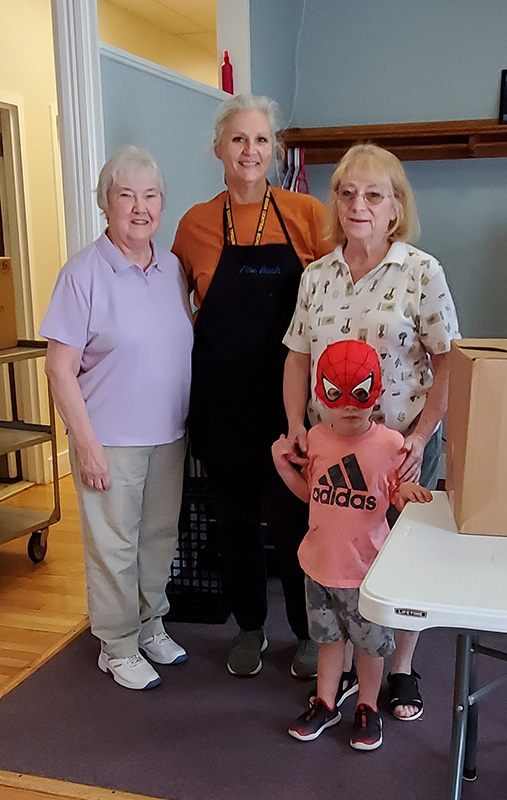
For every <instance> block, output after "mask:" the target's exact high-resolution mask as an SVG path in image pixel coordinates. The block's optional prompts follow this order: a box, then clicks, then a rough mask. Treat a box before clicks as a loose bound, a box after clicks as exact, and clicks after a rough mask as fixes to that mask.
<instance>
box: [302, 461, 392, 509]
mask: <svg viewBox="0 0 507 800" xmlns="http://www.w3.org/2000/svg"><path fill="white" fill-rule="evenodd" d="M319 486H322V487H323V488H322V489H320V488H319ZM319 486H315V487H314V488H313V490H312V500H315V502H316V503H322V504H323V505H326V506H332V505H336V506H340V508H355V509H358V510H362V509H365V510H366V511H373V510H374V509H375V508H376V506H377V498H376V497H375V496H374V495H372V494H369V495H368V494H365V493H366V492H367V491H368V487H367V485H366V481H365V479H364V476H363V473H362V472H361V467H360V466H359V462H358V460H357V458H356V457H355V455H354V453H350V455H348V456H343V458H342V459H341V463H338V464H335V465H334V467H329V469H328V471H327V474H325V475H322V477H320V478H319ZM353 491H354V492H355V494H353Z"/></svg>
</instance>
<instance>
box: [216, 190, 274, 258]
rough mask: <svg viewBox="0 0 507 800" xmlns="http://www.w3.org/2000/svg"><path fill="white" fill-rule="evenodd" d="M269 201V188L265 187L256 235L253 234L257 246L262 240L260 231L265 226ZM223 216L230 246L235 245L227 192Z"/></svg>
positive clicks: (229, 199) (234, 232) (235, 240)
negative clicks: (225, 220)
mask: <svg viewBox="0 0 507 800" xmlns="http://www.w3.org/2000/svg"><path fill="white" fill-rule="evenodd" d="M270 200H271V186H270V185H269V183H268V185H267V187H266V193H265V195H264V200H263V201H262V208H261V213H260V215H259V222H258V223H257V233H256V234H255V239H254V245H259V244H260V243H261V238H262V231H263V230H264V225H265V224H266V216H267V213H268V208H269V203H270ZM225 214H226V218H227V235H228V239H229V243H230V244H234V245H235V244H237V239H236V231H235V230H234V221H233V219H232V209H231V198H230V195H229V192H227V197H226V200H225Z"/></svg>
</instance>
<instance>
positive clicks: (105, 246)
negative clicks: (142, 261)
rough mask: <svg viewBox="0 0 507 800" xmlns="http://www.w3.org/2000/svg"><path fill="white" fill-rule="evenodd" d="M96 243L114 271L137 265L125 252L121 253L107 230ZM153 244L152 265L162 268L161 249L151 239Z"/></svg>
mask: <svg viewBox="0 0 507 800" xmlns="http://www.w3.org/2000/svg"><path fill="white" fill-rule="evenodd" d="M96 245H97V249H98V251H99V253H100V254H101V256H102V257H103V258H104V259H105V260H106V261H107V263H108V264H109V266H110V267H111V268H112V269H113V270H114V272H123V271H124V270H126V269H129V267H132V266H134V265H135V261H129V260H128V258H125V256H124V255H123V253H121V252H120V251H119V250H118V248H117V247H115V245H114V244H113V243H112V241H111V239H110V238H109V237H108V236H107V234H106V233H105V232H104V233H102V234H101V235H100V236H99V238H98V239H97V241H96ZM151 246H152V249H153V261H152V262H151V264H150V267H156V268H157V269H158V270H160V266H159V264H160V258H159V251H158V247H157V245H156V244H155V242H154V241H153V240H152V241H151ZM137 266H139V265H137Z"/></svg>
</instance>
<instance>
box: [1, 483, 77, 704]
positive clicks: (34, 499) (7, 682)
mask: <svg viewBox="0 0 507 800" xmlns="http://www.w3.org/2000/svg"><path fill="white" fill-rule="evenodd" d="M60 485H61V492H62V519H61V520H60V522H59V523H57V524H56V525H53V526H52V527H51V529H50V534H49V539H48V551H47V555H46V558H45V559H44V561H42V562H41V563H40V564H33V563H32V562H31V561H30V559H29V558H28V556H27V553H26V546H27V540H28V537H21V538H19V539H15V540H14V541H12V542H7V543H6V544H4V545H2V546H1V547H0V697H2V696H3V695H4V694H6V693H7V692H9V691H10V690H11V689H12V688H13V687H14V686H17V685H18V683H20V682H21V681H22V680H24V679H25V678H26V677H28V675H31V674H32V673H33V672H34V670H35V669H37V668H38V667H40V666H41V664H43V663H44V662H45V661H47V660H48V659H49V658H51V656H53V655H54V654H55V653H57V652H59V651H60V650H61V649H62V647H64V646H65V645H66V644H67V643H68V642H69V641H71V640H72V639H73V638H75V636H77V635H78V634H79V633H81V631H83V630H84V629H85V628H86V627H87V624H88V620H87V616H86V597H85V584H84V567H83V551H82V547H81V538H80V534H79V519H78V511H77V503H76V499H75V494H74V487H73V484H72V479H71V478H70V477H67V478H63V479H62V480H61V481H60ZM52 501H53V495H52V489H51V486H33V487H32V488H30V489H26V490H25V491H24V492H20V494H17V495H15V496H14V497H12V498H10V499H9V500H5V501H4V503H5V504H6V505H11V506H19V507H24V508H51V507H52Z"/></svg>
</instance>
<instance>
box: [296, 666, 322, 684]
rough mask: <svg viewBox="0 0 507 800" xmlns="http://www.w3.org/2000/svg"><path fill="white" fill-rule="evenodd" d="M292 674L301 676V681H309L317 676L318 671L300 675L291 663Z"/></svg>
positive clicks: (297, 676)
mask: <svg viewBox="0 0 507 800" xmlns="http://www.w3.org/2000/svg"><path fill="white" fill-rule="evenodd" d="M290 674H291V675H292V677H293V678H299V680H300V681H307V680H311V679H312V678H316V677H317V673H316V672H311V673H309V672H308V673H306V674H304V675H298V673H297V672H296V670H295V669H294V667H293V665H292V664H291V665H290Z"/></svg>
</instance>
